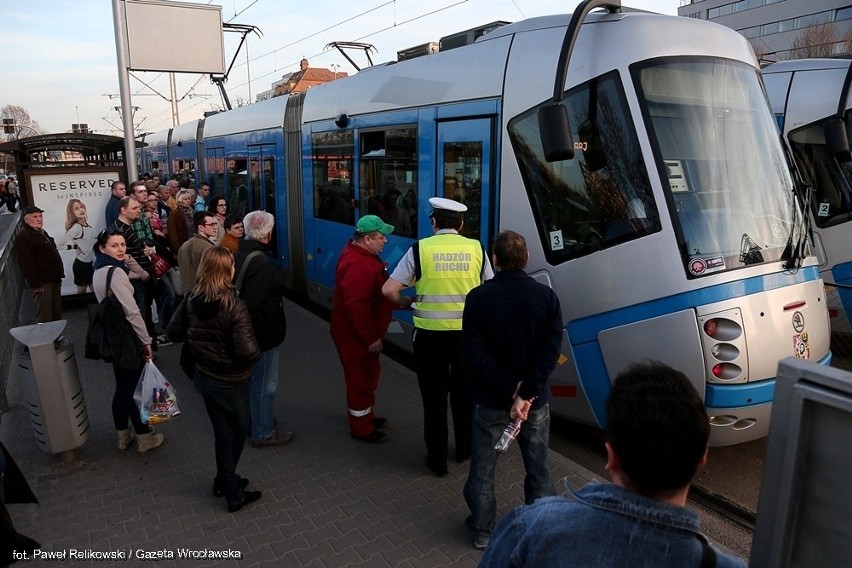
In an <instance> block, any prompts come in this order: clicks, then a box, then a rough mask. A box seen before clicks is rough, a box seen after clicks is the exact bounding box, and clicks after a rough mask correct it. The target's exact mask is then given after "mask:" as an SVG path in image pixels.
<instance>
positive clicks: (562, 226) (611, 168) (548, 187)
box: [509, 72, 660, 264]
mask: <svg viewBox="0 0 852 568" xmlns="http://www.w3.org/2000/svg"><path fill="white" fill-rule="evenodd" d="M564 103H565V105H566V106H567V108H568V115H569V116H570V117H571V126H572V128H573V129H574V132H573V137H574V140H575V147H576V149H577V153H576V155H575V158H574V159H573V160H565V161H560V162H554V163H548V162H547V161H546V160H545V159H544V152H543V151H542V148H541V138H540V136H539V128H538V115H537V111H538V108H539V107H534V108H532V109H530V110H528V111H526V112H525V113H523V114H522V115H520V116H517V117H515V118H513V119H512V120H510V121H509V138H510V140H511V142H512V147H513V149H514V151H515V158H516V159H517V161H518V165H519V167H520V170H521V176H522V178H523V180H524V185H525V186H526V189H527V193H528V195H529V198H530V202H531V203H532V207H533V213H534V214H535V217H536V221H537V224H538V229H539V238H540V239H541V240H542V244H543V245H544V250H545V251H546V255H547V258H548V261H549V262H550V263H551V264H558V263H560V262H564V261H566V260H570V259H572V258H576V257H579V256H584V255H587V254H591V253H593V252H595V251H597V250H600V249H602V248H608V247H611V246H615V245H617V244H620V243H623V242H625V241H629V240H632V239H636V238H639V237H641V236H643V235H647V234H649V233H651V232H654V231H659V230H660V219H659V214H658V212H657V208H656V204H655V202H654V198H653V195H652V193H651V184H650V181H649V179H648V173H647V171H646V169H645V163H644V160H643V151H642V148H640V146H639V142H638V140H637V138H636V133H635V131H634V130H633V124H632V122H631V118H630V116H631V115H630V110H629V108H628V106H627V102H626V100H625V97H624V91H623V89H622V87H621V83H620V80H619V76H618V74H617V73H616V72H612V73H607V74H606V75H602V76H601V77H598V78H596V79H593V80H592V81H590V82H588V83H584V84H582V85H579V86H577V87H575V88H573V89H571V90H570V91H568V93H567V96H566V97H565V100H564ZM543 104H549V102H548V103H543Z"/></svg>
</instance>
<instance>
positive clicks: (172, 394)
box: [133, 361, 180, 425]
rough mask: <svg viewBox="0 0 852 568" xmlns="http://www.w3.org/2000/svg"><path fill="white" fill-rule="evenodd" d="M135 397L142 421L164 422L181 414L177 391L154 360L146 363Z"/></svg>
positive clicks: (149, 423) (151, 423) (150, 422)
mask: <svg viewBox="0 0 852 568" xmlns="http://www.w3.org/2000/svg"><path fill="white" fill-rule="evenodd" d="M133 399H134V400H135V401H136V404H137V406H139V414H140V415H141V416H142V422H144V423H146V424H148V425H154V424H162V423H163V422H168V421H169V420H171V419H172V418H176V417H177V416H178V415H180V409H179V408H178V403H177V392H176V391H175V388H174V387H173V386H172V384H171V383H170V382H169V381H168V379H166V377H164V376H163V373H161V372H160V370H159V369H158V368H157V366H156V365H154V362H153V361H148V362H147V363H145V370H144V371H142V376H141V377H140V378H139V384H137V385H136V393H135V394H134V395H133Z"/></svg>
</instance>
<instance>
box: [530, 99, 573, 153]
mask: <svg viewBox="0 0 852 568" xmlns="http://www.w3.org/2000/svg"><path fill="white" fill-rule="evenodd" d="M538 130H539V134H540V136H541V148H542V150H543V151H544V159H545V160H547V161H548V162H558V161H560V160H571V159H572V158H574V140H573V138H572V137H571V121H570V120H568V109H567V108H565V105H563V104H562V103H561V102H560V103H554V104H551V105H546V106H543V107H541V108H540V109H538Z"/></svg>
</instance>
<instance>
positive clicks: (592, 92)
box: [203, 0, 831, 445]
mask: <svg viewBox="0 0 852 568" xmlns="http://www.w3.org/2000/svg"><path fill="white" fill-rule="evenodd" d="M597 5H605V6H607V7H608V8H612V9H614V8H615V7H616V6H617V2H615V3H613V2H601V1H596V0H589V1H587V2H585V3H584V4H582V5H581V8H578V14H579V13H581V12H582V15H585V13H586V12H588V10H589V9H590V8H591V7H593V6H597ZM569 20H571V17H570V16H550V17H544V18H534V19H530V20H525V21H522V22H519V23H516V24H512V25H508V26H504V27H500V28H497V29H495V30H494V31H492V32H490V33H488V34H487V35H485V36H483V37H481V38H480V39H478V40H477V41H476V42H475V43H473V44H471V45H468V46H465V47H461V48H458V49H453V50H450V51H446V52H441V53H438V54H435V55H430V56H426V57H421V58H416V59H411V60H406V61H404V62H399V63H392V64H385V65H381V66H374V67H372V68H370V69H366V70H363V71H361V72H359V73H358V74H356V75H354V76H352V77H349V78H346V79H342V80H339V81H335V82H332V83H328V84H325V85H322V86H319V87H315V88H312V89H310V90H309V91H308V92H307V93H306V94H304V95H296V96H292V97H289V98H287V99H286V101H284V100H280V101H279V99H272V100H271V101H265V102H263V103H257V104H253V105H249V106H246V107H241V108H239V109H235V110H233V111H230V112H228V113H223V114H220V115H215V116H212V117H209V118H208V119H207V120H206V124H205V128H204V143H203V151H204V152H205V153H204V156H205V162H206V164H208V167H209V164H211V163H213V164H221V165H222V167H218V166H217V168H218V169H216V170H215V171H214V170H210V171H209V172H208V174H207V176H208V178H209V179H210V180H211V182H212V181H213V180H214V179H222V180H223V184H225V185H226V187H227V188H228V189H227V190H228V194H229V196H230V197H229V198H230V200H231V204H232V205H233V204H234V199H235V198H234V195H235V193H234V192H235V191H237V188H239V187H241V186H245V187H246V188H247V189H250V188H253V187H261V188H265V187H266V186H264V185H263V183H265V182H264V181H260V178H261V177H263V174H262V172H264V171H267V170H266V169H265V168H264V166H263V163H264V162H262V161H256V164H257V165H256V166H253V165H252V163H251V156H252V155H254V156H258V157H259V158H260V157H262V156H267V155H268V156H270V159H269V160H268V163H269V164H270V167H271V170H269V171H270V172H271V174H272V175H269V176H268V179H269V180H272V181H271V183H273V185H274V191H273V195H272V199H274V203H273V204H270V201H269V196H268V195H266V193H265V192H266V191H268V190H265V189H261V190H259V191H260V197H259V199H258V198H255V197H249V199H254V201H253V202H252V204H251V206H250V208H261V207H262V208H265V209H267V210H269V211H273V212H275V213H276V217H277V218H278V225H279V227H278V229H279V232H278V253H279V256H282V257H284V261H285V263H289V264H288V265H287V266H286V268H287V272H288V274H289V276H290V280H291V284H292V286H293V287H294V288H295V289H304V290H306V292H307V295H308V297H309V298H310V299H311V300H312V301H314V302H316V303H319V304H322V305H326V306H328V305H330V303H331V297H332V293H331V288H332V286H333V282H334V268H335V265H336V260H337V256H338V254H339V252H340V250H341V249H342V248H343V246H344V245H345V243H346V242H347V240H348V239H349V238H350V237H351V235H352V232H353V225H354V221H355V220H356V219H357V218H359V217H360V216H361V215H364V214H368V213H376V214H380V215H383V216H384V217H385V219H386V221H387V222H389V223H392V224H393V225H394V226H395V227H396V229H397V230H396V231H395V233H394V234H393V235H391V236H390V237H389V242H388V245H387V246H386V247H385V252H384V256H385V257H386V260H387V261H388V262H389V264H390V265H391V266H393V265H394V264H395V263H396V262H397V261H398V260H399V259H400V258H401V256H402V255H403V254H404V252H405V251H406V250H407V248H408V247H409V246H410V245H411V244H412V243H413V242H414V239H415V238H418V237H424V236H427V235H429V234H431V231H430V222H429V219H428V214H429V205H428V199H429V198H430V197H433V196H442V197H449V198H453V199H458V200H460V201H462V202H464V203H465V204H466V205H467V206H468V214H467V217H466V222H465V227H464V231H463V232H465V234H467V235H468V236H471V237H473V238H477V239H479V240H481V241H482V243H483V244H485V245H486V246H489V245H490V242H491V240H492V238H493V237H494V235H495V234H496V232H497V231H499V230H500V229H513V230H516V231H518V232H520V233H522V234H524V235H525V236H526V237H527V242H528V245H529V248H530V262H529V266H528V272H529V273H530V274H531V275H532V276H533V277H535V278H537V279H538V280H539V281H541V282H544V283H546V284H548V285H549V286H551V287H552V288H553V289H554V290H556V292H557V293H558V295H559V297H560V299H561V301H562V307H563V316H564V320H565V323H566V333H565V341H564V348H563V352H564V358H563V360H562V361H560V363H561V364H560V365H558V366H557V370H556V372H555V373H554V376H553V378H552V382H551V392H552V395H553V396H552V398H551V408H552V411H553V412H554V413H555V414H558V415H562V416H566V417H570V418H573V419H575V420H579V421H583V422H587V423H591V424H596V425H601V426H602V425H603V423H604V404H605V400H606V397H607V395H608V393H609V389H610V385H611V380H612V378H613V377H614V376H615V375H616V374H617V373H618V372H620V371H621V370H622V369H623V368H625V367H626V366H627V365H628V364H629V363H631V362H632V361H635V360H640V359H644V358H653V359H658V360H661V361H664V362H666V363H668V364H670V365H672V366H674V367H676V368H678V369H680V370H682V371H684V372H685V373H686V374H687V376H689V377H691V378H692V379H693V381H694V383H695V386H696V388H697V389H698V390H699V392H700V393H702V395H703V396H704V398H705V401H706V404H707V407H708V410H709V413H710V415H711V416H712V425H713V429H712V438H711V443H712V444H713V445H729V444H735V443H740V442H745V441H748V440H752V439H755V438H759V437H762V436H765V435H766V433H767V428H768V422H769V415H770V411H771V404H772V397H773V392H774V386H775V372H776V366H777V362H778V360H779V359H781V358H783V357H786V356H791V355H795V356H798V357H800V358H804V359H810V360H813V361H818V362H821V363H827V362H829V361H830V359H831V354H830V351H829V329H828V316H827V310H826V306H825V297H824V292H823V286H822V281H821V279H820V277H819V272H818V268H817V261H816V258H814V257H813V256H810V255H807V254H805V253H806V252H807V251H806V245H805V243H806V235H805V231H803V228H802V223H801V213H800V211H799V210H798V208H797V202H796V200H795V197H794V194H793V186H792V181H791V178H790V175H789V173H788V170H787V168H786V164H785V160H784V154H783V151H782V148H781V145H780V142H779V140H778V137H777V133H776V130H775V124H774V122H773V119H772V114H771V112H770V111H769V108H768V106H767V105H766V100H765V97H764V96H763V92H762V86H761V82H760V74H759V70H758V68H757V62H756V60H755V58H754V55H753V53H752V51H751V49H750V47H749V45H748V43H747V42H746V40H745V39H744V38H742V36H740V35H739V34H737V33H736V32H733V31H732V30H730V29H728V28H724V27H721V26H718V25H715V24H710V23H707V22H702V21H698V20H692V19H687V18H677V17H668V16H662V15H658V14H651V13H647V12H638V11H627V12H624V13H621V12H616V13H609V12H608V13H593V14H591V15H589V16H588V18H586V19H584V18H583V17H582V16H581V17H579V18H577V20H578V21H577V22H570V23H569ZM584 20H585V21H584ZM580 23H582V25H579V24H580ZM577 31H579V34H578V35H577V34H576V33H575V32H577ZM575 35H576V37H577V39H576V44H573V43H572V44H571V45H569V49H567V50H565V49H562V47H563V43H566V45H567V44H568V43H569V42H566V41H565V39H566V37H569V38H570V37H573V36H575ZM560 53H563V54H567V55H570V60H569V61H568V67H567V80H565V81H564V82H562V83H560V82H559V80H558V79H557V84H558V85H559V86H558V87H557V88H556V89H554V87H553V85H554V78H555V77H558V76H559V75H557V69H558V68H560V67H562V68H563V69H564V64H565V60H564V59H562V60H560ZM561 77H562V78H564V77H565V75H562V76H561ZM554 91H557V92H558V94H559V97H558V98H559V99H562V101H561V104H563V105H564V107H565V108H566V109H567V116H566V118H565V120H564V123H560V124H564V125H567V129H568V130H569V131H570V134H571V136H572V138H573V143H572V148H575V149H576V155H575V156H574V157H573V158H572V159H559V160H556V161H553V162H549V161H548V160H547V159H546V158H545V152H544V150H543V144H542V132H541V127H540V121H539V114H540V113H539V111H540V110H541V109H542V108H543V107H547V106H550V105H552V104H553V103H552V101H551V99H552V98H557V97H556V96H555V95H556V94H555V93H554ZM283 98H284V97H281V99H283ZM542 116H551V115H549V114H542ZM219 121H221V127H219V126H217V127H216V128H214V122H215V123H219ZM543 122H544V123H545V124H544V127H545V129H549V130H552V128H553V126H554V125H553V124H550V123H548V121H547V120H544V121H543ZM226 124H227V126H226ZM557 126H558V125H557ZM551 134H552V133H551ZM562 134H565V132H562ZM548 136H549V135H548ZM548 136H545V138H547V137H548ZM267 150H268V151H270V152H272V154H267V153H266V151H267ZM252 152H254V154H252ZM548 157H551V156H548ZM257 184H260V185H259V186H258V185H257ZM249 194H251V195H252V196H254V195H255V194H253V193H252V191H251V190H250V191H249ZM264 196H265V197H264ZM264 199H266V201H264ZM237 201H238V202H239V199H238V200H237ZM397 315H398V317H399V321H400V322H401V323H402V324H403V327H405V326H406V325H409V324H410V322H411V320H410V315H408V314H406V313H405V312H398V313H397ZM389 337H390V338H391V339H392V340H395V341H397V342H398V343H400V344H405V343H406V339H405V338H406V334H402V333H398V334H393V333H391V334H389Z"/></svg>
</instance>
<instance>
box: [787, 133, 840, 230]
mask: <svg viewBox="0 0 852 568" xmlns="http://www.w3.org/2000/svg"><path fill="white" fill-rule="evenodd" d="M790 141H791V143H792V147H793V155H794V156H795V159H796V161H797V162H798V163H799V165H800V166H801V167H800V171H801V172H802V174H803V175H804V176H806V177H807V178H808V180H807V181H808V182H810V183H811V184H812V185H813V188H814V196H813V199H812V201H811V203H810V207H811V208H812V210H813V218H814V220H815V221H816V225H817V226H818V227H820V228H823V227H831V226H833V225H837V224H839V223H843V222H846V221H849V220H850V219H852V170H850V166H852V164H849V163H841V162H838V161H837V160H836V159H835V158H834V157H832V156H831V155H829V152H828V150H827V147H826V144H825V135H824V133H823V123H822V122H820V123H818V124H811V125H808V126H805V127H803V128H800V129H798V130H794V131H793V132H791V133H790Z"/></svg>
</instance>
